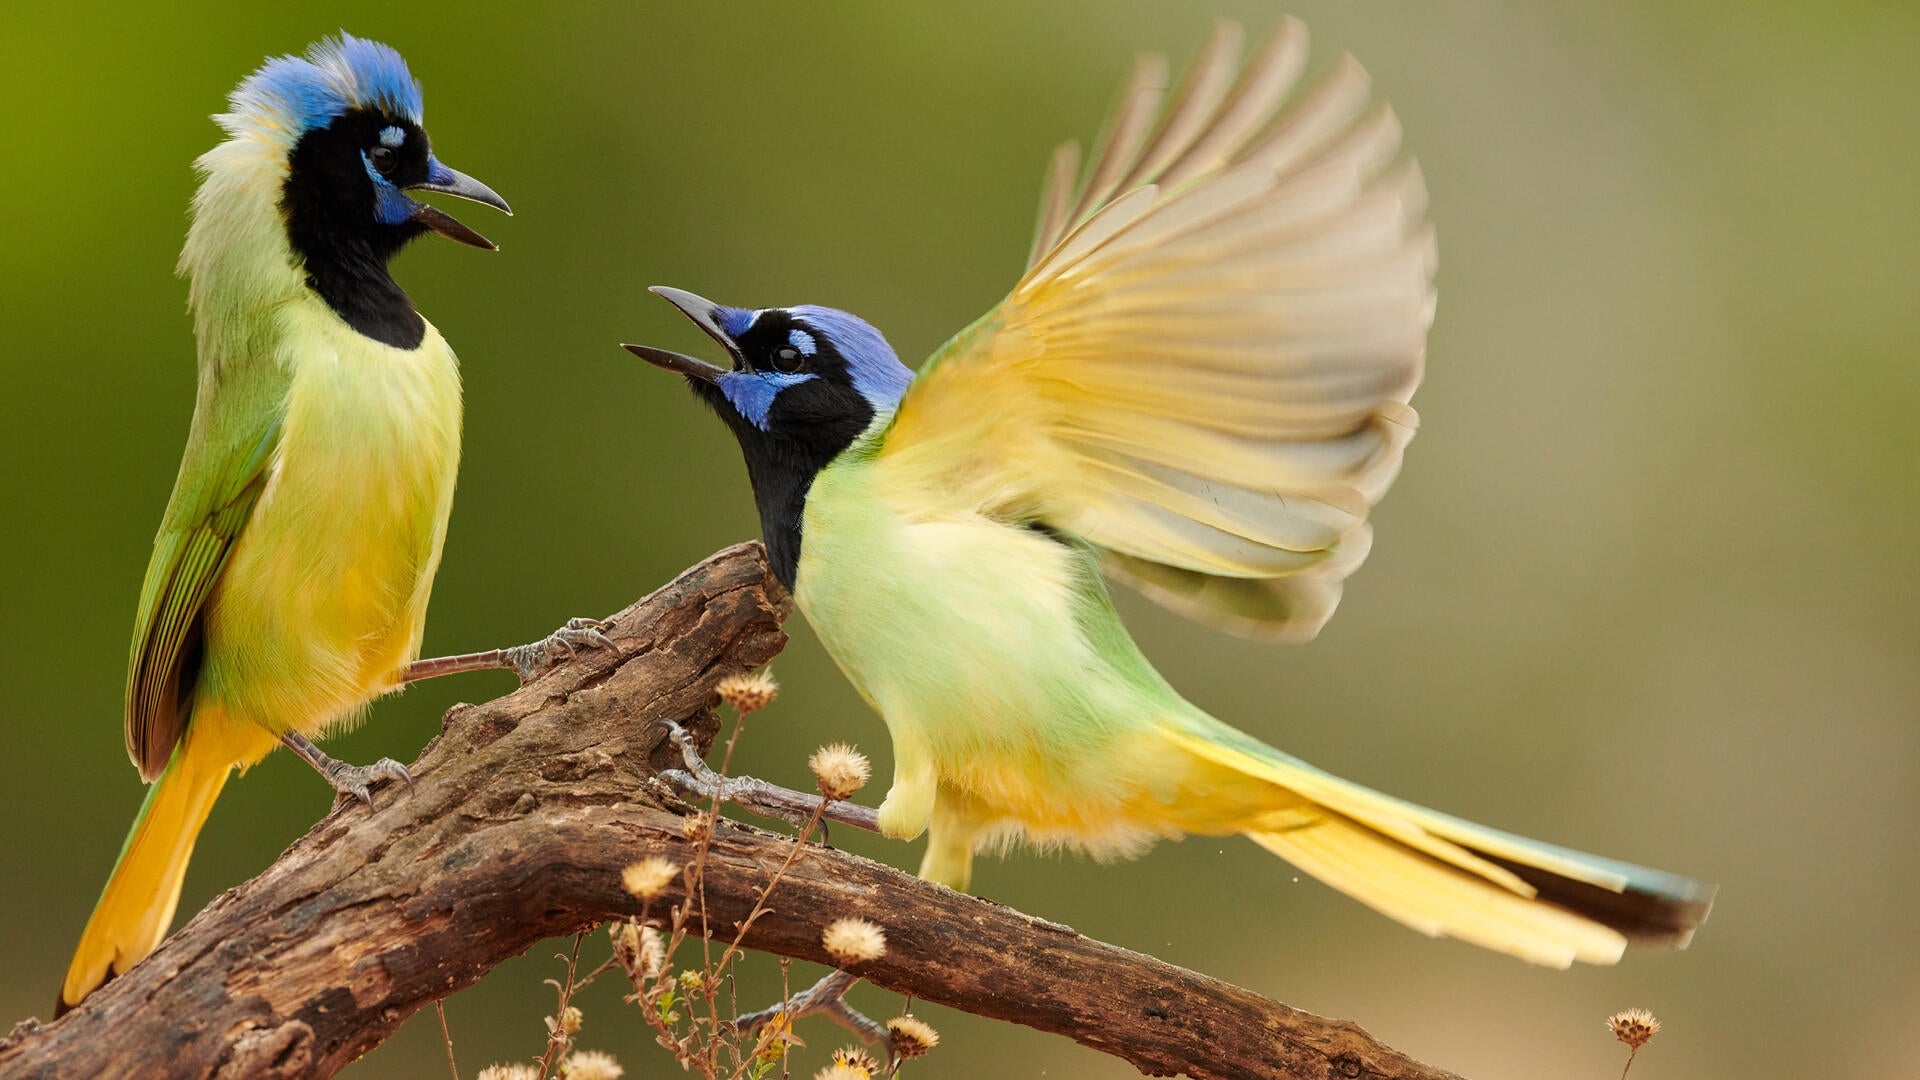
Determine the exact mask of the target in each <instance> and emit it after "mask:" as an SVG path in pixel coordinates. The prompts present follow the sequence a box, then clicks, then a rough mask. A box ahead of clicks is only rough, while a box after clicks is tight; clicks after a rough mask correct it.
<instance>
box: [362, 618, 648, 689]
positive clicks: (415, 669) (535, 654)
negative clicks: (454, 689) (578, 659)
mask: <svg viewBox="0 0 1920 1080" xmlns="http://www.w3.org/2000/svg"><path fill="white" fill-rule="evenodd" d="M612 628H613V624H612V623H610V622H605V621H603V620H600V619H568V620H567V625H565V626H563V627H561V628H560V629H558V630H555V631H554V632H553V633H551V634H548V635H547V636H546V637H543V638H541V639H540V640H539V641H536V642H533V643H532V644H530V645H515V646H514V647H512V648H510V649H488V650H487V651H486V652H477V653H462V654H460V655H459V656H436V657H434V658H433V659H431V660H415V661H414V662H413V663H411V664H409V665H407V670H406V671H405V672H404V673H402V674H401V676H400V681H401V682H403V683H412V682H419V681H420V680H421V679H437V678H439V677H440V676H442V675H455V674H458V673H460V672H463V671H494V670H496V669H499V668H508V669H511V670H512V671H513V673H514V674H515V675H518V676H520V681H521V682H522V683H529V682H532V681H533V680H534V677H535V676H537V675H539V674H541V673H542V672H544V671H546V670H547V669H548V668H550V667H552V666H553V665H555V664H557V663H559V662H560V661H561V659H562V658H563V657H572V656H575V655H577V654H578V653H579V651H580V647H581V646H583V645H584V646H586V647H588V648H592V649H611V648H613V647H614V644H613V640H612V639H611V638H609V637H607V635H606V633H605V631H607V630H610V629H612Z"/></svg>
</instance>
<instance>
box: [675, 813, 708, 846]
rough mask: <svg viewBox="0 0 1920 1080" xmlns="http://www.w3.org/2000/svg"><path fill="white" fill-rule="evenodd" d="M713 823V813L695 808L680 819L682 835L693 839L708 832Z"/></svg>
mask: <svg viewBox="0 0 1920 1080" xmlns="http://www.w3.org/2000/svg"><path fill="white" fill-rule="evenodd" d="M712 825H713V815H712V814H709V813H707V812H706V811H705V810H695V811H694V812H693V813H691V814H688V815H687V816H686V817H683V818H681V819H680V835H682V836H684V837H686V838H687V839H689V840H691V839H693V838H695V837H697V836H699V835H701V834H702V833H704V832H706V831H707V829H709V828H710V827H712Z"/></svg>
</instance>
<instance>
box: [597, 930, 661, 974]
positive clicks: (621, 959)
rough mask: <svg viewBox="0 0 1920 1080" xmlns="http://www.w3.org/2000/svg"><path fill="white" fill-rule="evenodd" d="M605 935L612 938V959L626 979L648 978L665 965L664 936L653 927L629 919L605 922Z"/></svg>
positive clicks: (658, 972) (657, 972)
mask: <svg viewBox="0 0 1920 1080" xmlns="http://www.w3.org/2000/svg"><path fill="white" fill-rule="evenodd" d="M607 936H608V937H610V938H612V939H613V958H614V960H615V961H617V962H618V963H619V964H620V966H621V967H622V968H625V969H626V972H627V975H628V977H629V978H632V979H635V980H640V979H651V978H653V977H654V976H656V975H658V974H660V972H661V970H662V969H664V968H665V967H666V966H667V945H666V939H665V938H663V937H661V936H660V931H658V930H655V929H654V928H653V927H651V926H641V925H639V924H637V923H634V922H632V921H628V922H618V923H609V924H608V925H607Z"/></svg>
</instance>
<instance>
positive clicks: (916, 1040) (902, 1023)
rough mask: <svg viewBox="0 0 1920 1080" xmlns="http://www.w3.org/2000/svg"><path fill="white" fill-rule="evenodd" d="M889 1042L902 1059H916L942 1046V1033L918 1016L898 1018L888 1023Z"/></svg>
mask: <svg viewBox="0 0 1920 1080" xmlns="http://www.w3.org/2000/svg"><path fill="white" fill-rule="evenodd" d="M887 1034H888V1035H889V1036H890V1038H889V1039H888V1040H887V1041H888V1042H889V1043H891V1044H892V1045H893V1052H894V1053H896V1054H898V1055H900V1057H901V1058H902V1059H905V1058H916V1057H919V1056H920V1055H921V1054H924V1053H926V1052H927V1051H929V1050H931V1049H933V1048H934V1047H936V1046H939V1045H940V1033H939V1032H937V1031H935V1030H933V1025H931V1024H929V1023H927V1022H926V1021H925V1020H922V1019H920V1018H919V1017H917V1016H896V1017H894V1018H893V1019H891V1020H889V1021H887Z"/></svg>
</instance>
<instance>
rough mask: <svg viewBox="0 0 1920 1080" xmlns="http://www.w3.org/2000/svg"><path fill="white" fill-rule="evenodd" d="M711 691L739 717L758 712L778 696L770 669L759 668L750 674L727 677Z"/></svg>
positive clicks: (778, 690) (777, 688) (777, 684)
mask: <svg viewBox="0 0 1920 1080" xmlns="http://www.w3.org/2000/svg"><path fill="white" fill-rule="evenodd" d="M713 689H714V692H715V693H717V694H719V695H720V700H721V701H724V702H726V703H727V704H729V705H731V706H733V707H734V710H735V711H736V712H738V713H739V714H740V715H741V716H745V715H747V714H748V713H755V712H759V711H760V710H761V709H764V708H766V707H767V706H769V705H771V704H773V699H774V698H776V697H779V696H780V684H779V683H777V682H774V681H773V669H772V668H761V669H760V670H759V671H755V672H752V673H750V674H748V673H736V674H733V675H729V676H727V677H726V678H724V679H721V680H720V681H719V682H718V683H716V684H715V685H714V688H713Z"/></svg>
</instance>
